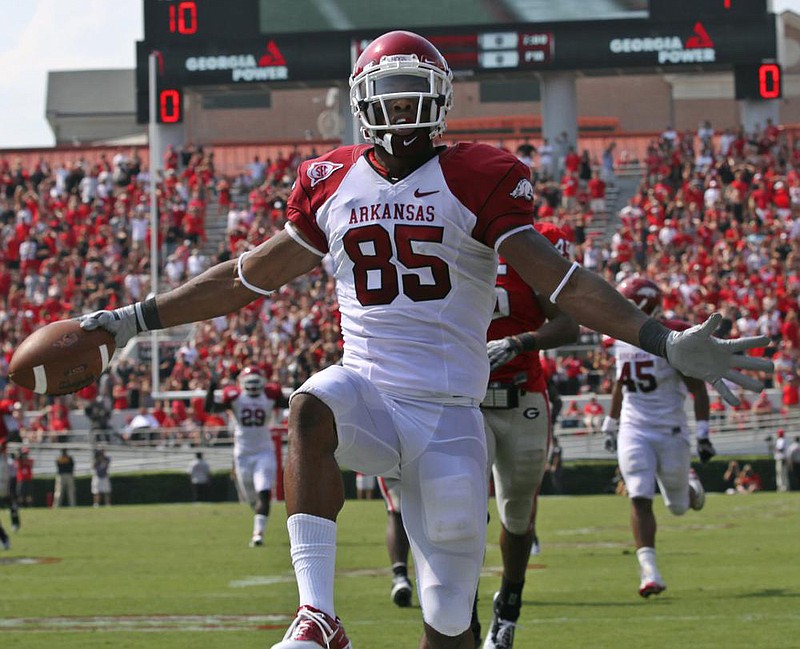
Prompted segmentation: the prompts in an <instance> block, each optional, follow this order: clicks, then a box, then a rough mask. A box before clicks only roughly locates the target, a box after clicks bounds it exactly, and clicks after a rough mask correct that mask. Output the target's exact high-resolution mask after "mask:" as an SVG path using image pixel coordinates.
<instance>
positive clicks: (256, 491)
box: [205, 367, 288, 548]
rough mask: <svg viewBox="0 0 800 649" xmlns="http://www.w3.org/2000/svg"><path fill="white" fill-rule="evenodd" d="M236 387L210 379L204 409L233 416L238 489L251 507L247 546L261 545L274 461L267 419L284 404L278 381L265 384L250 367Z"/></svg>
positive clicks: (269, 419) (275, 464) (234, 460)
mask: <svg viewBox="0 0 800 649" xmlns="http://www.w3.org/2000/svg"><path fill="white" fill-rule="evenodd" d="M237 379H238V387H237V386H233V385H230V386H227V387H225V388H223V390H222V391H221V392H219V391H217V384H216V381H215V380H213V379H212V381H211V384H210V385H209V386H208V391H207V392H206V402H205V409H206V412H222V411H225V410H228V411H230V413H231V415H232V417H233V430H234V433H233V463H234V468H235V471H236V481H237V483H238V484H239V491H240V493H242V494H244V496H245V499H246V500H247V502H248V503H249V504H250V506H251V507H252V508H253V511H254V512H255V514H254V515H253V536H252V537H251V539H250V547H251V548H255V547H260V546H262V545H264V530H266V528H267V519H268V518H269V507H270V502H271V500H272V485H273V484H274V482H275V477H276V476H275V471H276V467H277V461H276V458H275V444H274V443H273V441H272V432H271V431H270V422H271V421H272V415H273V412H274V410H275V409H276V408H279V407H285V406H286V405H288V401H287V399H286V397H284V396H283V392H282V391H281V388H280V386H279V385H277V384H274V383H271V384H269V385H267V382H266V380H265V379H264V377H263V376H262V375H261V374H260V373H259V372H258V370H256V369H255V368H252V367H245V368H244V369H243V370H242V371H241V372H239V376H238V377H237Z"/></svg>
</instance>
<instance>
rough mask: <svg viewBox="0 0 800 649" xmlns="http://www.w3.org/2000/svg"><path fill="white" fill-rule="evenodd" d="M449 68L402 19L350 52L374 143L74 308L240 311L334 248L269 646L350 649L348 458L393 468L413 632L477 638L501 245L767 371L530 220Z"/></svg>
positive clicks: (297, 401) (292, 411)
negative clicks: (327, 353) (615, 281)
mask: <svg viewBox="0 0 800 649" xmlns="http://www.w3.org/2000/svg"><path fill="white" fill-rule="evenodd" d="M452 96H453V94H452V73H451V71H450V68H449V66H448V64H447V61H445V59H444V58H443V57H442V55H441V53H440V52H439V51H438V50H437V49H436V48H435V47H434V46H433V45H432V44H431V43H430V42H429V41H427V40H426V39H424V38H422V37H421V36H419V35H417V34H413V33H411V32H403V31H394V32H389V33H386V34H384V35H382V36H380V37H378V38H376V39H375V40H374V41H372V43H370V44H369V45H368V46H367V47H366V48H365V49H364V51H363V52H362V53H361V55H360V56H359V58H358V60H357V61H356V65H355V67H354V70H353V74H352V76H351V79H350V98H351V105H352V107H353V111H354V113H355V114H356V116H357V117H358V119H359V120H360V122H361V126H362V135H364V136H365V139H366V140H367V141H368V142H369V143H370V144H368V145H360V146H344V147H339V148H337V149H334V150H333V151H331V152H329V153H327V154H325V155H323V156H320V157H319V158H316V159H312V160H305V161H303V162H302V163H301V164H300V167H299V169H298V176H297V182H296V183H295V185H294V189H293V190H292V193H291V195H290V197H289V200H288V203H287V219H288V223H287V225H286V227H285V228H284V230H282V231H281V232H279V233H278V234H276V235H275V236H273V237H271V238H270V239H269V240H268V241H265V242H264V243H262V244H261V245H259V246H258V247H256V248H254V249H253V250H251V251H249V252H247V253H245V254H244V255H243V256H240V257H239V258H238V259H235V260H231V261H229V262H222V263H219V264H217V265H216V266H214V267H212V268H211V269H209V270H207V271H205V272H204V273H202V274H201V275H198V276H197V277H196V278H193V279H191V280H190V281H189V282H187V283H186V284H184V285H183V286H180V287H178V288H176V289H173V290H172V291H168V292H167V293H163V294H160V295H157V296H152V297H149V298H147V299H145V300H144V301H143V302H139V303H136V304H131V305H127V306H124V307H121V308H119V309H115V310H114V311H99V312H95V313H92V314H87V315H86V316H84V317H83V318H82V321H81V325H82V326H83V327H84V328H86V329H93V328H97V327H103V328H105V329H106V330H107V331H109V332H111V333H113V334H114V336H115V339H116V343H117V349H122V348H124V346H125V344H126V343H127V342H128V340H130V338H132V337H133V336H135V335H136V334H138V333H141V332H143V331H149V330H153V329H161V328H165V327H173V326H176V325H180V324H187V323H190V322H197V321H199V320H207V319H210V318H214V317H217V316H220V315H224V314H226V313H230V312H233V311H237V310H239V309H241V308H243V307H244V306H246V305H247V304H249V303H250V302H252V301H254V300H255V299H257V298H258V297H259V296H260V295H262V294H264V293H269V292H271V291H274V290H276V289H279V288H280V287H281V286H283V285H284V284H286V283H287V282H289V281H291V280H293V279H295V278H296V277H299V276H300V275H303V274H305V273H308V272H309V271H311V270H313V269H315V268H317V267H318V266H319V265H320V263H321V262H322V259H323V258H324V257H325V256H326V255H327V254H330V258H331V260H332V264H331V267H332V269H333V275H334V279H335V283H336V295H337V300H338V303H339V308H340V314H341V327H342V336H343V339H344V355H343V358H342V364H341V365H333V366H330V367H326V368H325V369H324V370H322V371H320V372H318V373H317V374H315V375H313V376H312V377H310V378H309V379H308V380H307V381H306V382H305V383H304V384H303V385H302V386H301V387H300V388H298V390H297V391H295V393H294V394H293V395H292V397H291V402H290V407H289V454H288V457H287V463H286V470H285V473H284V476H285V480H286V509H287V512H288V514H289V518H288V521H287V527H288V528H289V540H290V546H291V554H292V561H293V563H294V567H295V575H296V578H297V584H298V591H299V599H300V608H299V609H298V611H297V615H296V617H295V620H294V622H293V623H292V624H291V625H290V627H289V630H288V631H287V633H286V635H285V636H284V640H283V641H281V642H279V643H278V644H277V645H275V649H291V648H300V647H315V646H319V647H326V648H328V649H349V648H350V647H351V646H352V645H351V643H350V641H349V639H348V638H347V634H346V633H345V631H344V627H343V625H342V623H341V620H339V619H338V617H337V616H336V613H335V605H334V574H335V568H336V525H337V524H336V519H337V517H338V514H339V511H340V510H341V508H342V507H343V506H344V488H343V485H342V476H341V470H340V468H339V466H340V463H341V464H343V465H346V466H348V467H349V468H351V469H352V470H354V471H360V472H361V473H365V474H370V475H383V476H393V477H396V478H399V479H400V482H401V490H402V493H403V522H404V525H405V528H406V531H407V533H408V538H409V541H410V543H411V548H412V552H413V554H414V565H415V568H416V578H417V594H418V596H419V599H420V603H421V608H422V616H423V624H424V635H423V638H422V640H421V642H420V647H421V648H422V649H440V648H441V649H471V648H472V647H473V646H474V639H473V635H472V633H471V630H470V619H471V609H472V603H473V600H474V597H475V592H476V589H477V585H478V578H479V576H480V570H481V566H482V564H483V553H484V549H485V545H486V516H487V505H488V495H487V491H488V490H487V481H486V435H485V432H484V426H483V418H482V416H481V412H480V409H479V405H480V403H481V401H482V400H483V398H484V397H485V394H486V385H487V383H488V379H489V362H488V358H487V355H486V330H487V329H488V326H489V323H490V321H491V317H492V311H493V308H494V304H495V301H496V293H495V287H494V283H495V278H496V275H497V255H498V254H501V255H502V256H503V258H504V259H506V261H507V262H508V263H509V264H510V265H512V266H513V267H514V269H515V270H516V271H517V272H518V273H519V274H520V276H521V277H522V279H523V280H524V281H525V282H526V283H528V284H529V285H530V286H531V287H532V288H534V289H535V290H536V291H537V292H539V293H540V294H541V295H545V296H547V299H548V300H549V301H550V302H551V303H553V304H557V305H558V306H559V308H560V309H561V310H562V311H565V312H567V313H569V314H570V315H571V316H572V317H573V318H574V319H575V320H576V321H578V322H579V323H581V324H583V325H585V326H587V327H589V328H592V329H595V330H598V331H601V332H602V333H605V334H608V335H610V336H612V337H614V338H617V339H621V340H626V341H629V342H631V343H634V344H638V345H641V346H642V347H643V348H644V349H648V350H651V351H653V352H654V353H656V354H658V355H659V356H661V357H667V356H668V357H669V360H670V363H671V364H672V365H674V366H675V367H678V368H679V369H680V370H681V371H683V372H684V373H686V374H690V375H693V376H703V377H706V378H707V379H708V380H709V381H710V382H712V383H714V384H715V385H716V386H717V389H718V390H720V391H723V392H724V393H725V396H726V397H727V398H729V399H732V400H734V401H735V399H736V397H735V396H734V395H733V394H732V393H731V391H730V390H729V389H728V388H727V386H725V385H724V384H723V383H722V378H723V377H725V378H728V379H731V380H734V381H735V382H736V383H739V384H743V385H744V386H745V387H746V388H747V389H751V390H756V391H757V392H760V391H761V389H762V386H761V383H760V382H759V381H756V380H754V379H752V378H751V377H749V376H746V375H744V374H742V373H741V372H739V371H737V368H740V367H742V366H744V369H764V370H769V369H771V363H770V362H769V361H768V360H766V359H755V358H751V357H749V356H738V355H736V352H738V351H742V350H744V349H749V348H751V347H754V346H763V345H765V344H766V342H767V338H766V337H755V338H743V339H741V340H737V341H728V340H726V341H719V340H714V339H710V338H709V333H710V329H711V328H712V327H716V323H717V322H718V320H719V318H720V316H719V314H715V315H714V316H712V317H711V318H710V319H709V320H708V321H707V323H706V324H704V325H703V326H701V327H697V328H694V329H691V330H689V331H688V332H683V333H679V334H676V333H675V332H670V330H669V329H667V328H666V327H664V326H663V325H661V324H660V323H658V322H657V321H656V320H654V319H652V318H649V317H648V316H647V315H646V314H645V313H643V312H642V311H640V310H639V309H637V308H636V307H634V306H633V305H631V304H630V303H629V302H628V301H627V300H625V298H624V297H622V296H621V295H620V294H619V293H618V292H617V291H616V289H615V288H614V287H612V286H611V285H610V284H608V282H606V281H605V280H603V279H602V278H601V277H599V276H598V275H595V274H594V273H591V272H587V271H585V270H583V269H581V268H580V265H579V264H577V263H576V264H570V263H569V261H567V260H565V259H564V258H563V257H562V256H561V255H559V254H558V251H556V250H555V249H554V248H553V246H552V244H550V242H549V241H548V240H547V239H546V238H545V237H543V236H542V235H541V234H539V233H537V232H536V231H535V230H534V229H533V226H532V223H531V214H532V210H533V187H532V185H531V182H530V169H529V168H528V167H527V166H526V165H525V164H523V163H522V162H520V161H519V160H518V159H517V158H516V156H514V155H513V154H511V153H508V152H504V151H501V150H499V149H496V148H495V147H492V146H490V145H485V144H456V145H453V146H448V147H443V146H438V145H437V141H436V140H437V136H438V135H439V134H440V133H442V132H443V131H444V128H445V116H446V114H447V111H448V110H449V109H450V107H451V105H452Z"/></svg>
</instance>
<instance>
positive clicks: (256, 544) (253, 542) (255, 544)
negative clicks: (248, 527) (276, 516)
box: [250, 534, 264, 548]
mask: <svg viewBox="0 0 800 649" xmlns="http://www.w3.org/2000/svg"><path fill="white" fill-rule="evenodd" d="M262 545H264V535H263V534H253V538H252V539H250V547H251V548H260V547H261V546H262Z"/></svg>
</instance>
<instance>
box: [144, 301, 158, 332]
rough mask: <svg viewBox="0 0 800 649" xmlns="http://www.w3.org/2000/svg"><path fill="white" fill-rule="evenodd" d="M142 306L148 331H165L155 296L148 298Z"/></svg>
mask: <svg viewBox="0 0 800 649" xmlns="http://www.w3.org/2000/svg"><path fill="white" fill-rule="evenodd" d="M141 305H142V318H143V319H144V324H145V326H146V327H147V330H148V331H153V330H155V329H163V327H162V326H161V316H159V315H158V306H157V305H156V297H155V295H153V296H151V297H149V298H147V299H146V300H145V301H144V302H142V303H141Z"/></svg>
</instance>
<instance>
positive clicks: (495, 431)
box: [481, 222, 579, 649]
mask: <svg viewBox="0 0 800 649" xmlns="http://www.w3.org/2000/svg"><path fill="white" fill-rule="evenodd" d="M534 227H535V228H536V230H537V231H539V232H541V233H542V234H543V235H544V236H545V237H547V239H548V240H549V241H550V242H551V243H552V244H553V245H554V246H555V248H556V249H557V250H558V251H559V253H560V254H561V255H563V256H564V257H565V258H569V255H570V252H569V251H570V248H571V243H570V241H569V237H568V235H567V234H566V233H565V232H564V231H563V230H562V229H561V228H559V227H557V226H555V225H553V224H551V223H546V222H542V223H536V224H535V226H534ZM496 291H497V305H496V306H495V312H494V314H493V316H492V324H491V325H490V326H489V331H488V333H487V338H488V340H489V342H488V344H487V351H488V354H489V363H490V367H491V374H490V376H489V387H488V389H487V391H486V398H485V399H484V401H483V404H482V405H481V410H482V412H483V421H484V423H485V425H486V440H487V446H488V451H489V466H490V467H491V471H492V474H493V476H494V487H495V494H496V504H497V513H498V515H499V517H500V524H501V528H500V551H501V553H502V556H503V576H502V582H501V584H500V590H499V591H497V593H495V596H494V602H493V608H494V617H493V619H492V625H491V627H490V628H489V632H488V633H487V635H486V641H485V642H484V644H483V649H510V647H513V646H514V631H515V627H516V624H517V619H518V618H519V614H520V606H521V605H522V589H523V587H524V586H525V573H526V570H527V567H528V557H529V556H530V551H531V547H532V545H533V543H534V542H536V543H537V544H538V539H536V533H535V521H536V499H537V495H538V491H539V486H540V484H541V482H542V478H543V477H544V469H545V465H546V463H547V447H548V444H549V442H550V438H551V434H552V431H551V417H550V401H549V397H548V392H547V380H546V378H545V375H544V371H543V368H542V364H541V361H540V359H539V351H540V350H544V349H552V348H554V347H559V346H561V345H566V344H568V343H571V342H575V340H577V338H578V331H579V329H578V323H576V322H575V321H574V320H573V319H572V318H571V317H570V316H568V315H567V314H565V313H562V312H561V311H560V310H559V309H558V307H556V306H555V305H554V304H551V303H550V302H549V301H548V300H547V299H546V298H545V297H543V296H541V295H539V294H537V293H536V292H535V291H533V290H531V287H530V286H528V284H526V283H525V282H524V281H523V280H522V278H521V277H520V276H519V275H518V274H517V273H516V271H514V269H513V268H511V267H510V266H509V265H508V264H507V263H506V261H505V259H504V258H503V257H500V260H499V265H498V267H497V282H496Z"/></svg>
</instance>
